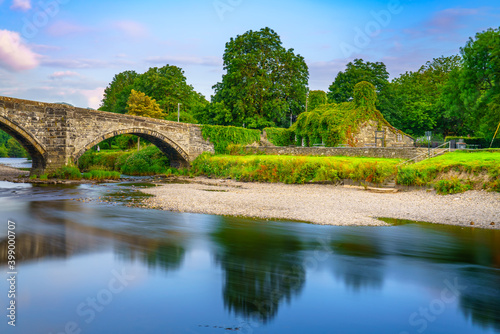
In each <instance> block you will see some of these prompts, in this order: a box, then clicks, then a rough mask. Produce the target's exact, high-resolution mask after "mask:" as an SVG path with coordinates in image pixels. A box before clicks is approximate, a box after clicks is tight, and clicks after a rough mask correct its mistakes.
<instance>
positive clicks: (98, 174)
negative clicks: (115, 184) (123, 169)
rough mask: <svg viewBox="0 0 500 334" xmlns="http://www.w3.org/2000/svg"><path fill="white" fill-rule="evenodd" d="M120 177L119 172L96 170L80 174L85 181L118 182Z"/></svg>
mask: <svg viewBox="0 0 500 334" xmlns="http://www.w3.org/2000/svg"><path fill="white" fill-rule="evenodd" d="M120 175H121V174H120V173H119V172H114V171H107V170H98V169H94V170H91V171H90V172H87V173H83V174H82V176H83V178H84V179H87V180H118V179H119V178H120Z"/></svg>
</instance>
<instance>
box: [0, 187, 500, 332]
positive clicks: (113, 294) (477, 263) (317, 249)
mask: <svg viewBox="0 0 500 334" xmlns="http://www.w3.org/2000/svg"><path fill="white" fill-rule="evenodd" d="M135 188H136V187H135ZM131 189H134V187H131V186H130V185H126V184H108V185H99V186H90V185H79V186H65V187H63V186H31V185H25V184H13V183H8V182H0V219H1V220H2V221H1V223H0V226H1V228H0V240H1V241H0V243H1V245H0V255H1V256H0V272H1V273H2V277H4V278H5V277H7V274H6V273H7V271H8V270H7V265H6V254H5V253H6V235H7V228H6V226H7V220H8V219H11V220H13V221H15V222H16V236H17V239H16V242H17V243H16V245H17V253H18V259H17V270H18V275H17V305H18V307H17V319H16V327H15V328H12V327H11V326H8V325H7V318H6V316H5V315H6V314H7V311H6V307H7V306H6V305H7V302H8V298H7V291H8V285H7V281H6V279H2V280H1V282H0V306H1V309H2V310H3V311H0V313H2V314H1V317H0V319H2V320H1V323H0V333H23V334H24V333H26V334H36V333H47V334H48V333H53V334H56V333H94V334H98V333H106V334H108V333H200V334H202V333H232V332H236V333H384V334H387V333H395V334H401V333H500V233H499V232H500V231H494V230H481V229H470V228H460V227H449V226H437V225H431V224H418V223H411V222H403V223H401V222H399V223H401V224H398V225H395V226H391V227H336V226H318V225H312V224H305V223H297V222H286V221H261V220H253V219H243V218H233V217H221V216H211V215H200V214H186V213H172V212H165V211H156V210H149V209H142V208H137V207H127V206H125V205H123V204H112V203H105V202H104V203H103V202H101V201H99V197H101V200H102V199H112V200H113V201H114V200H116V199H121V200H125V201H127V200H129V199H131V198H132V197H134V192H133V190H131ZM122 196H124V197H122ZM77 198H80V199H85V202H84V201H83V200H75V199H77Z"/></svg>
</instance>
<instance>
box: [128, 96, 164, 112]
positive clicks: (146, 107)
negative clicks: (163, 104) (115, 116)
mask: <svg viewBox="0 0 500 334" xmlns="http://www.w3.org/2000/svg"><path fill="white" fill-rule="evenodd" d="M127 113H128V114H129V115H134V116H143V117H151V118H163V117H164V114H163V110H161V108H160V106H159V105H158V103H156V100H155V99H152V98H150V97H149V96H147V95H146V94H144V93H143V92H137V91H135V90H134V89H132V92H131V93H130V96H129V98H128V101H127Z"/></svg>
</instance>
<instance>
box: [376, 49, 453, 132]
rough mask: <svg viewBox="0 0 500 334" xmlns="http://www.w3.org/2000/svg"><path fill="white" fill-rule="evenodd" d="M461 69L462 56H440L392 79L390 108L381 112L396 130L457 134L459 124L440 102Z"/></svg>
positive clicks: (388, 91) (388, 92) (389, 87)
mask: <svg viewBox="0 0 500 334" xmlns="http://www.w3.org/2000/svg"><path fill="white" fill-rule="evenodd" d="M459 66H460V57H459V56H456V55H455V56H450V57H444V56H443V57H439V58H435V59H433V60H432V61H428V62H427V63H426V64H425V65H423V66H422V67H420V69H419V70H418V71H416V72H406V73H403V74H401V75H400V76H399V77H398V78H395V79H393V80H392V83H391V84H390V86H388V87H387V90H386V97H389V100H390V102H391V105H390V107H389V108H388V107H387V104H386V108H385V110H383V111H382V113H383V114H384V117H385V118H386V119H387V120H388V121H389V122H390V123H391V124H392V125H394V126H395V127H396V128H399V129H401V130H403V131H405V132H407V133H409V134H411V135H415V136H421V135H423V134H424V132H425V131H427V130H434V131H437V132H440V133H443V134H444V135H447V134H449V133H450V132H454V130H453V129H455V128H456V126H457V125H458V123H455V124H454V122H455V121H456V120H455V118H454V117H452V116H451V115H449V114H448V113H447V110H446V108H445V106H444V105H443V103H442V101H441V96H442V94H443V92H444V90H445V86H446V85H447V83H448V81H449V79H450V76H451V73H452V72H454V71H456V70H457V69H458V68H459Z"/></svg>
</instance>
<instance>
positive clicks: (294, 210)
mask: <svg viewBox="0 0 500 334" xmlns="http://www.w3.org/2000/svg"><path fill="white" fill-rule="evenodd" d="M187 181H188V182H186V183H170V184H167V185H161V186H158V187H154V188H147V189H141V191H143V192H145V193H148V194H152V195H155V197H151V198H148V199H145V200H144V202H143V203H144V205H145V206H146V207H149V208H155V209H162V210H169V211H178V212H190V213H203V214H214V215H229V216H245V217H253V218H259V219H285V220H294V221H304V222H311V223H316V224H329V225H378V226H386V225H388V224H386V223H384V222H382V221H381V220H378V219H377V218H399V219H408V220H414V221H425V222H430V223H439V224H449V225H459V226H469V227H470V226H474V227H481V228H494V229H500V193H495V192H486V191H477V190H474V191H467V192H465V193H462V194H454V195H444V196H443V195H438V194H436V193H435V191H433V190H432V191H430V190H429V191H427V190H412V191H404V192H397V193H374V192H369V191H365V190H359V189H352V188H345V187H342V186H334V185H319V184H302V185H297V184H279V183H251V182H249V183H247V182H237V181H234V180H218V179H208V178H202V177H198V178H194V179H187ZM492 223H493V224H492Z"/></svg>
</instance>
